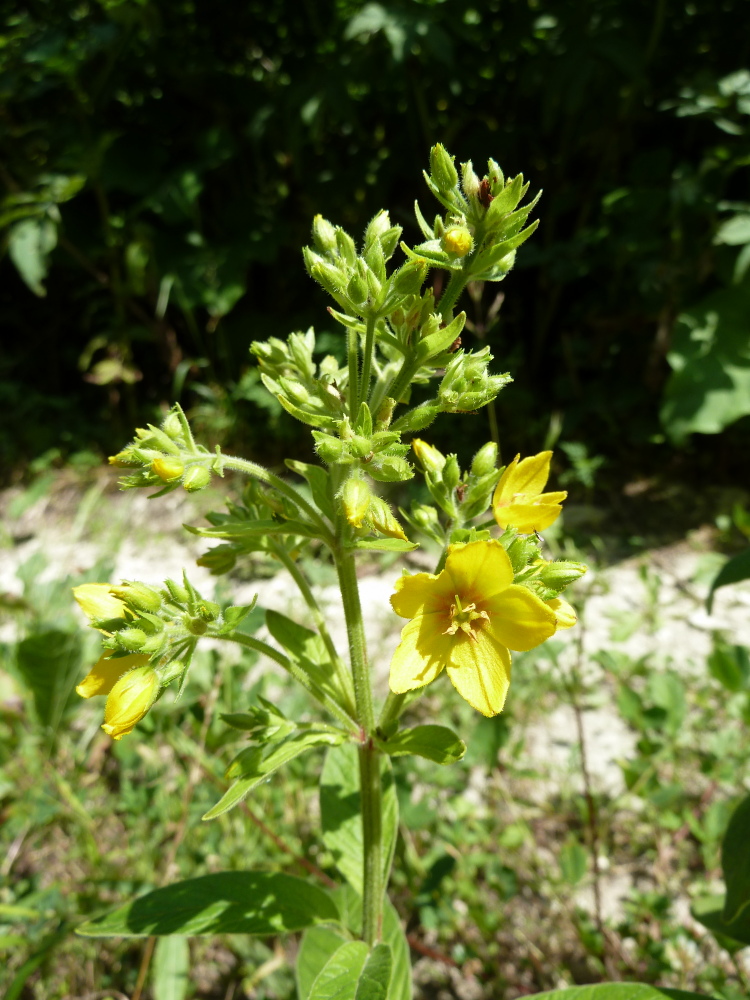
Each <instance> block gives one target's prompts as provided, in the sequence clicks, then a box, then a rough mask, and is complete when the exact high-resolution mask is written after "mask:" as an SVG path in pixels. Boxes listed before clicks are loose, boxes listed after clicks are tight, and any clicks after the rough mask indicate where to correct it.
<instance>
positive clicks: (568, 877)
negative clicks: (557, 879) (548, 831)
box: [560, 837, 588, 885]
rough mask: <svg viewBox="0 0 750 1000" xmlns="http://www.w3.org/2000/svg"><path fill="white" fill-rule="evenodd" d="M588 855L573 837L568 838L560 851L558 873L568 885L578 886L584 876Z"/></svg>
mask: <svg viewBox="0 0 750 1000" xmlns="http://www.w3.org/2000/svg"><path fill="white" fill-rule="evenodd" d="M587 867H588V853H587V851H586V848H585V847H584V846H583V845H582V844H580V843H579V842H578V841H577V840H576V839H575V837H572V838H569V839H568V840H566V842H565V843H564V844H563V846H562V847H561V849H560V873H561V874H562V877H563V878H564V879H565V881H566V882H567V883H568V885H578V883H579V882H580V881H581V879H582V878H583V877H584V875H585V874H586V869H587Z"/></svg>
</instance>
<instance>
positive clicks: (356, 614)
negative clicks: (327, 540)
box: [335, 547, 385, 945]
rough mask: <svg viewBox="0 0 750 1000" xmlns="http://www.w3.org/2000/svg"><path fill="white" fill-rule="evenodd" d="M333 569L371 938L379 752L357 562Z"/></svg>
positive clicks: (348, 559)
mask: <svg viewBox="0 0 750 1000" xmlns="http://www.w3.org/2000/svg"><path fill="white" fill-rule="evenodd" d="M335 558H336V569H337V571H338V575H339V586H340V588H341V597H342V600H343V604H344V615H345V617H346V631H347V635H348V637H349V656H350V658H351V666H352V676H353V678H354V698H355V702H356V705H357V718H358V721H359V725H360V728H361V738H360V747H359V778H360V800H361V809H362V843H363V856H364V866H363V873H362V874H363V898H362V937H363V939H364V941H365V942H366V943H367V944H370V945H372V944H374V943H375V942H376V941H377V940H378V939H379V937H380V929H381V925H382V922H383V891H384V888H385V887H384V885H383V820H382V814H383V792H382V788H381V781H380V752H379V751H378V749H377V747H376V746H375V744H374V743H373V739H372V737H373V733H374V731H375V714H374V711H373V705H372V690H371V687H370V675H369V671H368V667H367V646H366V643H365V630H364V622H363V619H362V605H361V603H360V599H359V586H358V584H357V573H356V564H355V561H354V555H353V553H352V552H348V551H346V549H344V548H343V547H342V548H339V549H337V550H336V552H335Z"/></svg>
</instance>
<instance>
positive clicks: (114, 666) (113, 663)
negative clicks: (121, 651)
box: [76, 649, 149, 698]
mask: <svg viewBox="0 0 750 1000" xmlns="http://www.w3.org/2000/svg"><path fill="white" fill-rule="evenodd" d="M112 652H113V651H112V650H111V649H108V650H106V652H104V653H103V654H102V655H101V656H100V657H99V659H98V660H97V661H96V663H95V664H94V666H93V667H92V668H91V670H89V672H88V673H87V674H86V676H85V677H84V678H83V680H82V681H81V683H80V684H79V685H78V686H77V687H76V694H79V695H80V696H81V697H82V698H93V697H94V696H95V695H97V694H109V692H110V691H111V690H112V688H113V687H114V686H115V684H116V683H117V682H118V681H119V679H120V678H121V677H122V675H123V674H125V673H127V672H128V670H132V669H133V667H140V666H143V665H144V664H146V663H148V661H149V657H148V656H147V655H146V654H145V653H130V654H129V655H128V656H116V657H115V658H114V659H112V658H111V657H112Z"/></svg>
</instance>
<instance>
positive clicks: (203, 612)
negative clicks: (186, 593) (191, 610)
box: [198, 600, 221, 622]
mask: <svg viewBox="0 0 750 1000" xmlns="http://www.w3.org/2000/svg"><path fill="white" fill-rule="evenodd" d="M220 614H221V608H220V607H219V605H218V604H215V603H214V602H213V601H206V600H202V601H201V602H200V604H199V605H198V617H199V618H202V619H203V621H204V622H215V621H216V619H217V618H218V617H219V615H220Z"/></svg>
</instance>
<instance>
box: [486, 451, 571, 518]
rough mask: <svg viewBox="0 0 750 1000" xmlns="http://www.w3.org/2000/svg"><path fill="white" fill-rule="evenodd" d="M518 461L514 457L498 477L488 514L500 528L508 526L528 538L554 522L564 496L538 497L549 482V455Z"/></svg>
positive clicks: (541, 453) (539, 455)
mask: <svg viewBox="0 0 750 1000" xmlns="http://www.w3.org/2000/svg"><path fill="white" fill-rule="evenodd" d="M520 458H521V456H520V455H516V457H515V458H514V459H513V461H512V462H511V463H510V465H509V466H508V467H507V469H506V470H505V472H504V473H503V474H502V476H501V477H500V482H499V483H498V484H497V487H496V489H495V495H494V496H493V498H492V512H493V514H494V515H495V520H496V521H497V523H498V524H499V525H500V527H501V528H507V527H509V526H510V527H513V528H515V529H516V531H518V532H519V533H520V534H521V535H530V534H532V532H534V531H544V529H545V528H549V526H550V525H551V524H552V523H553V522H554V521H556V520H557V519H558V517H559V516H560V512H561V511H562V507H561V506H560V504H561V502H562V501H563V500H564V499H565V497H566V496H567V495H568V494H567V493H566V492H565V491H564V490H561V491H560V492H558V493H542V490H543V489H544V487H545V485H546V483H547V480H548V479H549V464H550V459H551V458H552V452H551V451H540V452H539V454H538V455H533V456H531V457H530V458H524V459H523V461H519V459H520Z"/></svg>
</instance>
